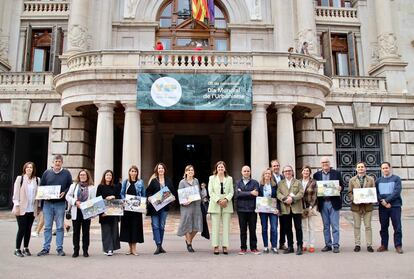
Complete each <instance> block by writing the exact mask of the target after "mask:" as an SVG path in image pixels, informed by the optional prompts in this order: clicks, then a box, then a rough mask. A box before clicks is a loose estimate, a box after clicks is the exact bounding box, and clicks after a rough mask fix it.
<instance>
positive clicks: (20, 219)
mask: <svg viewBox="0 0 414 279" xmlns="http://www.w3.org/2000/svg"><path fill="white" fill-rule="evenodd" d="M16 219H17V227H18V229H17V236H16V249H20V246H21V245H22V240H23V238H24V248H27V247H29V242H30V233H31V231H32V225H33V221H34V214H33V212H26V213H25V214H24V215H21V216H20V215H19V216H16Z"/></svg>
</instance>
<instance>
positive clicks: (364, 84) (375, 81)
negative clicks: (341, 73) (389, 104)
mask: <svg viewBox="0 0 414 279" xmlns="http://www.w3.org/2000/svg"><path fill="white" fill-rule="evenodd" d="M332 91H333V93H336V94H364V95H383V94H387V89H386V83H385V78H382V77H333V78H332Z"/></svg>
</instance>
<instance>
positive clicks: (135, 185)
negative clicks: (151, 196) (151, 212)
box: [120, 166, 145, 256]
mask: <svg viewBox="0 0 414 279" xmlns="http://www.w3.org/2000/svg"><path fill="white" fill-rule="evenodd" d="M138 175H139V170H138V167H137V166H131V167H130V168H129V170H128V179H125V180H124V181H123V182H122V188H121V198H122V199H125V196H126V195H132V196H139V197H145V186H144V181H142V179H139V178H138ZM130 186H132V187H130ZM120 239H121V241H122V242H128V245H129V251H128V252H127V253H126V254H127V255H135V256H138V253H137V242H138V243H143V242H144V230H143V227H142V213H140V212H132V211H124V215H123V216H122V217H121V236H120Z"/></svg>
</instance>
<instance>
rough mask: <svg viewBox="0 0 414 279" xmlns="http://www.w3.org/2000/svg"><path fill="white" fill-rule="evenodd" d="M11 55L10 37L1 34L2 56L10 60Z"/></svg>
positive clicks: (0, 50)
mask: <svg viewBox="0 0 414 279" xmlns="http://www.w3.org/2000/svg"><path fill="white" fill-rule="evenodd" d="M8 55H9V37H8V36H0V58H2V59H4V60H6V61H7V60H8Z"/></svg>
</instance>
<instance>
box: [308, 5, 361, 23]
mask: <svg viewBox="0 0 414 279" xmlns="http://www.w3.org/2000/svg"><path fill="white" fill-rule="evenodd" d="M315 20H316V24H325V25H353V26H355V25H357V26H358V25H360V22H359V19H358V12H357V9H355V8H333V7H323V6H317V7H316V8H315Z"/></svg>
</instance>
